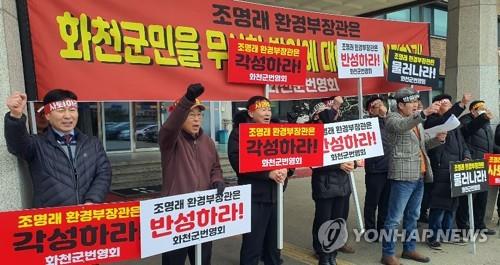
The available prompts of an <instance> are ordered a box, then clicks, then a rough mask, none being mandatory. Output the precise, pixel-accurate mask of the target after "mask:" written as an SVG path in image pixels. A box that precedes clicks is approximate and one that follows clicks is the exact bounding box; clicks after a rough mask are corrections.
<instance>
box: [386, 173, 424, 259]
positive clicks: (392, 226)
mask: <svg viewBox="0 0 500 265" xmlns="http://www.w3.org/2000/svg"><path fill="white" fill-rule="evenodd" d="M390 185H391V193H390V195H389V205H388V207H387V217H386V218H385V224H384V230H385V235H384V236H383V238H382V239H383V240H382V255H383V256H394V255H395V248H396V230H397V229H398V227H399V224H400V222H401V219H403V229H404V231H405V235H406V236H405V241H404V242H403V251H404V252H411V251H415V245H416V242H415V241H416V239H415V236H410V235H411V234H412V233H418V231H417V220H418V217H419V216H420V204H421V202H422V196H423V194H424V181H423V180H422V179H420V180H416V181H399V180H391V184H390ZM386 235H387V236H386ZM414 235H415V234H414Z"/></svg>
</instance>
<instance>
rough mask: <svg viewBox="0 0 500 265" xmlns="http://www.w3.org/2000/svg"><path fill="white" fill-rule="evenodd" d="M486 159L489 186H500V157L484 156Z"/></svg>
mask: <svg viewBox="0 0 500 265" xmlns="http://www.w3.org/2000/svg"><path fill="white" fill-rule="evenodd" d="M484 159H485V160H486V162H488V184H489V185H490V186H500V155H498V154H484Z"/></svg>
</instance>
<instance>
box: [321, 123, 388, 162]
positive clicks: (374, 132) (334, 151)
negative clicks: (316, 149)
mask: <svg viewBox="0 0 500 265" xmlns="http://www.w3.org/2000/svg"><path fill="white" fill-rule="evenodd" d="M381 155H384V148H383V146H382V136H381V134H380V127H379V123H378V119H377V118H369V119H362V120H352V121H345V122H335V123H328V124H325V131H324V145H323V166H329V165H334V164H340V163H344V162H348V161H354V160H358V159H365V158H370V157H376V156H381Z"/></svg>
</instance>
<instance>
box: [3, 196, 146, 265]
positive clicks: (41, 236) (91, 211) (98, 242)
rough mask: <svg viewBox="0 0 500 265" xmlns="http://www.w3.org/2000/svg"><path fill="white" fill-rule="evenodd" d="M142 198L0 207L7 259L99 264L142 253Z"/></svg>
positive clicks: (11, 261)
mask: <svg viewBox="0 0 500 265" xmlns="http://www.w3.org/2000/svg"><path fill="white" fill-rule="evenodd" d="M139 214H140V210H139V202H123V203H109V204H108V203H107V204H92V205H79V206H68V207H54V208H43V209H27V210H19V211H10V212H1V213H0V219H2V229H1V232H0V237H1V238H2V240H1V243H0V248H1V249H2V252H3V254H2V256H3V257H4V258H3V259H4V262H5V263H6V264H14V263H17V264H73V263H78V264H96V263H108V262H116V261H122V260H130V259H138V258H140V237H139V223H140V221H139Z"/></svg>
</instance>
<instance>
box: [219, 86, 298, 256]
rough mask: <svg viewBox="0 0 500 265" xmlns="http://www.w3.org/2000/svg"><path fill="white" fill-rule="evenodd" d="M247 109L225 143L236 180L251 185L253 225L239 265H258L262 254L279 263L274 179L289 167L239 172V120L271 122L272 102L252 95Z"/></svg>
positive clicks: (282, 177)
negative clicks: (226, 143)
mask: <svg viewBox="0 0 500 265" xmlns="http://www.w3.org/2000/svg"><path fill="white" fill-rule="evenodd" d="M246 112H247V113H244V112H240V113H238V114H237V115H238V122H235V123H234V126H233V130H232V131H231V134H230V135H229V141H228V146H227V150H228V151H227V153H228V157H229V162H230V163H231V167H232V168H233V170H234V171H235V172H236V175H237V176H238V184H239V185H245V184H251V185H252V213H251V216H252V220H251V222H252V225H251V227H252V228H251V232H250V233H246V234H243V241H242V244H241V251H240V265H257V264H258V263H259V258H260V257H261V256H262V260H263V261H264V264H265V265H279V264H280V250H279V249H278V248H277V236H276V234H277V230H278V223H277V203H276V202H277V201H276V199H277V197H276V196H277V190H276V183H284V182H285V180H286V178H287V177H288V172H289V171H288V170H287V169H286V168H283V169H275V170H271V171H259V172H250V173H240V171H239V163H240V157H239V140H240V136H239V135H240V134H239V123H241V122H253V123H263V124H269V123H271V114H272V113H271V102H270V101H269V100H268V99H267V98H265V97H262V96H254V97H252V98H250V99H249V100H248V101H247V111H246ZM242 116H243V117H242ZM234 120H236V118H235V119H234Z"/></svg>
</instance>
